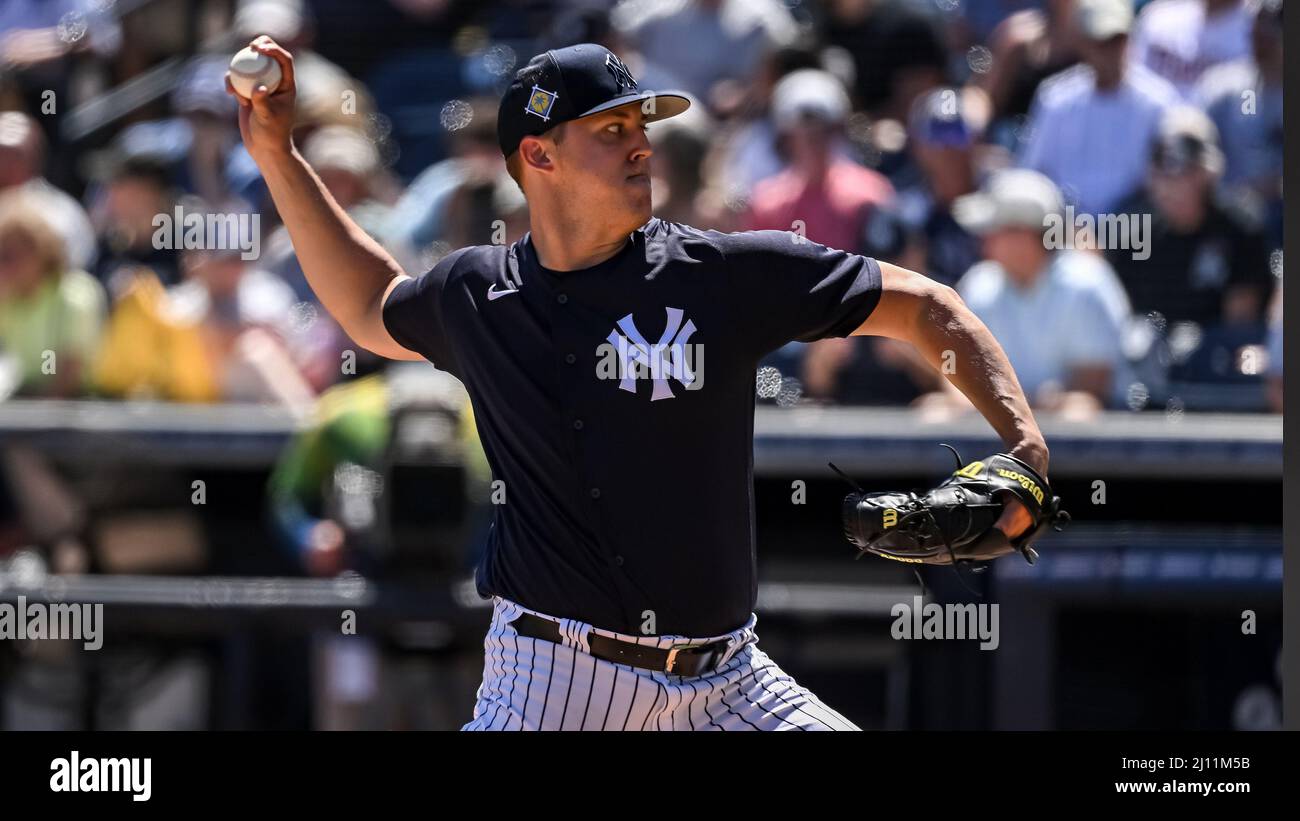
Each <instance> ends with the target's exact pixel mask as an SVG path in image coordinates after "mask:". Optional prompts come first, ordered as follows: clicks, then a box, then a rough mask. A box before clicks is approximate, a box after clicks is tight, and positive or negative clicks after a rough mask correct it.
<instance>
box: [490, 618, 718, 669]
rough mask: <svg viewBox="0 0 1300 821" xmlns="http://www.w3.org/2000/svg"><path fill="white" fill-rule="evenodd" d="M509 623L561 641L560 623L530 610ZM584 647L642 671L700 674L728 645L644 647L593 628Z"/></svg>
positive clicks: (538, 636) (537, 636)
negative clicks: (614, 637) (604, 634)
mask: <svg viewBox="0 0 1300 821" xmlns="http://www.w3.org/2000/svg"><path fill="white" fill-rule="evenodd" d="M510 624H511V626H512V627H514V628H515V630H516V631H517V632H518V633H519V635H521V636H527V637H528V638H533V639H545V640H546V641H550V642H554V643H556V644H562V643H563V638H562V637H561V635H560V625H559V624H558V623H556V622H553V621H551V620H550V619H544V618H542V617H541V616H534V615H533V614H532V613H520V614H519V616H518V617H516V618H515V619H514V620H513V621H512V622H511V623H510ZM587 646H588V647H590V648H591V655H593V656H595V657H596V658H598V659H604V660H605V661H612V662H615V663H617V664H629V665H631V666H633V667H639V668H641V669H642V670H657V671H659V672H661V673H671V674H672V675H675V676H702V675H706V674H708V673H712V672H713V671H714V670H716V669H717V668H718V662H720V661H721V660H722V657H723V656H724V655H726V652H727V648H728V647H729V646H730V644H729V642H728V641H727V640H726V639H720V640H718V641H714V642H710V643H708V644H695V645H690V644H682V645H677V646H676V647H669V648H660V647H647V646H646V645H644V644H633V643H632V642H628V641H620V640H619V639H612V638H610V637H609V636H602V635H600V634H599V633H597V632H596V631H594V630H593V631H591V632H589V633H588V634H587Z"/></svg>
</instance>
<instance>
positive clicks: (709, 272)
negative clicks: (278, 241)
mask: <svg viewBox="0 0 1300 821" xmlns="http://www.w3.org/2000/svg"><path fill="white" fill-rule="evenodd" d="M880 290H881V276H880V267H879V265H878V264H877V263H876V261H875V260H873V259H870V258H868V257H863V256H858V255H856V254H849V253H845V252H843V251H837V250H833V249H830V248H826V247H825V246H822V245H818V244H816V243H814V242H810V241H808V240H806V239H804V238H803V237H800V236H798V235H795V234H792V233H788V232H784V231H757V232H750V233H739V234H723V233H718V232H715V231H700V230H697V229H695V228H691V227H689V226H685V225H679V224H675V223H669V222H664V221H662V220H659V219H652V220H650V222H648V223H646V225H645V226H644V227H642V228H641V229H639V230H637V231H636V232H634V233H633V234H632V235H631V236H630V238H629V241H628V243H627V244H626V245H625V246H624V247H623V249H622V250H621V251H619V252H618V253H617V254H615V255H614V256H613V257H612V258H610V259H608V260H606V261H604V262H602V263H600V264H598V265H594V266H592V267H590V268H585V269H582V270H578V271H565V272H560V271H551V270H548V269H545V268H543V267H542V266H541V265H540V263H539V262H538V259H537V256H536V252H535V249H534V248H533V245H532V242H531V240H530V238H529V236H525V237H524V238H523V239H521V240H520V241H518V242H516V243H514V244H513V245H510V246H503V245H488V246H474V247H470V248H464V249H461V250H459V251H456V252H454V253H452V254H450V255H448V256H447V257H445V258H444V259H442V260H441V261H440V262H438V264H437V265H435V266H434V268H433V270H431V271H429V272H428V273H426V274H424V275H423V276H421V277H419V278H417V279H413V280H410V281H406V282H403V283H402V284H401V285H399V286H398V287H396V288H395V289H393V292H392V294H390V295H389V298H388V301H387V302H386V303H385V304H384V323H385V325H386V326H387V328H388V331H389V333H390V334H392V336H393V338H394V339H396V340H397V341H398V342H399V343H401V344H402V345H403V346H405V347H407V348H409V349H410V350H412V351H415V352H416V353H419V354H421V355H422V356H424V357H425V358H426V359H428V360H429V361H430V362H432V363H433V364H434V365H436V366H437V367H439V368H441V369H443V370H445V371H448V372H450V373H452V374H453V375H455V376H457V377H458V378H460V379H461V381H462V382H464V383H465V387H466V389H467V390H468V392H469V395H470V399H471V400H472V402H473V405H474V413H475V420H476V422H477V424H478V428H479V434H480V437H481V439H482V442H483V448H484V451H485V452H486V455H487V458H488V463H489V464H490V466H491V468H492V473H493V477H494V479H496V480H500V481H502V482H504V486H503V490H504V500H503V503H500V504H498V505H497V506H496V508H495V511H494V515H493V523H492V528H491V531H490V535H489V537H488V545H487V550H486V554H485V556H484V559H483V561H482V563H481V564H480V565H479V567H478V571H477V573H476V582H477V586H478V590H479V593H480V595H483V596H490V595H499V596H503V597H505V598H507V599H510V600H512V601H516V602H518V603H520V604H522V605H524V606H525V607H529V608H532V609H535V610H539V611H541V612H543V613H548V614H550V615H553V616H557V617H562V618H571V619H578V620H581V621H584V622H587V623H589V624H592V625H595V626H597V627H603V628H605V629H608V630H615V631H619V632H625V633H637V634H642V633H646V632H652V633H655V634H669V633H671V634H680V635H686V636H712V635H719V634H722V633H726V632H728V631H731V630H734V629H736V628H737V627H739V626H741V625H743V624H745V622H746V621H747V619H748V618H749V615H750V613H751V612H752V610H753V608H754V605H755V599H756V597H757V590H758V585H757V579H756V567H755V556H754V493H753V451H754V448H753V439H754V401H755V393H754V388H755V384H754V383H755V370H756V367H757V363H758V360H759V359H760V358H761V357H762V356H764V355H765V354H767V353H769V352H771V351H773V350H775V349H776V348H778V347H780V346H781V345H783V344H785V343H786V342H789V341H791V340H802V341H812V340H815V339H821V338H824V337H831V336H847V335H849V334H851V333H852V332H853V331H854V330H855V329H857V328H858V326H860V325H861V324H862V322H863V321H864V320H865V319H866V318H867V316H868V315H869V314H870V313H871V311H872V310H873V309H874V308H875V306H876V304H877V303H878V302H879V300H880ZM650 614H653V616H651V615H650ZM650 625H653V628H652V629H647V627H648V626H650Z"/></svg>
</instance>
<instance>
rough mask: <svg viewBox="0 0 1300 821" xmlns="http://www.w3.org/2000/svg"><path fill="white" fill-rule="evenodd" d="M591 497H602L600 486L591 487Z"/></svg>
mask: <svg viewBox="0 0 1300 821" xmlns="http://www.w3.org/2000/svg"><path fill="white" fill-rule="evenodd" d="M591 498H593V499H599V498H600V488H598V487H593V488H592V489H591Z"/></svg>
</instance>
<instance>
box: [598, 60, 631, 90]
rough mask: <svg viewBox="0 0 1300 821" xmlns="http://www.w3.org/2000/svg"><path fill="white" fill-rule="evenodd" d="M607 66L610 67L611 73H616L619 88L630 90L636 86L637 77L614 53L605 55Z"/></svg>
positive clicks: (615, 78) (615, 77) (615, 79)
mask: <svg viewBox="0 0 1300 821" xmlns="http://www.w3.org/2000/svg"><path fill="white" fill-rule="evenodd" d="M605 68H607V69H609V73H610V74H613V75H614V82H616V83H618V87H619V88H623V89H627V90H629V91H630V90H632V89H634V88H636V78H635V77H633V76H632V72H630V71H628V70H627V66H625V65H623V61H622V60H620V59H618V58H617V57H615V56H614V55H613V54H606V55H605Z"/></svg>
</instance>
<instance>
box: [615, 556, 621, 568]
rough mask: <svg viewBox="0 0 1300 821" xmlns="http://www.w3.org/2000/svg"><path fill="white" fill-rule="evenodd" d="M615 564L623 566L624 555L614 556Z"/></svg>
mask: <svg viewBox="0 0 1300 821" xmlns="http://www.w3.org/2000/svg"><path fill="white" fill-rule="evenodd" d="M614 564H616V565H618V566H619V567H622V566H623V557H622V556H615V557H614Z"/></svg>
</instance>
